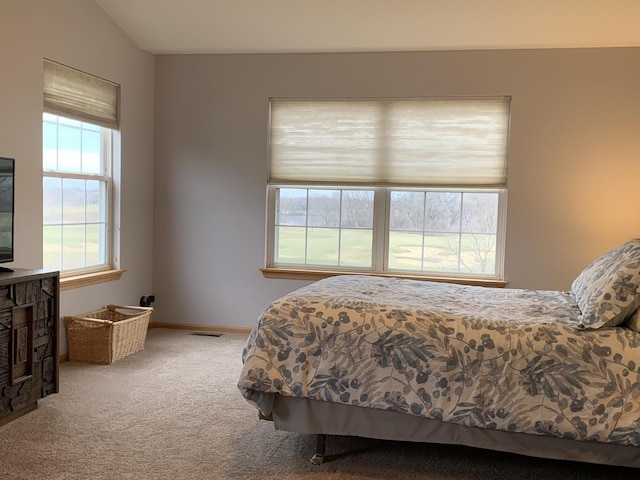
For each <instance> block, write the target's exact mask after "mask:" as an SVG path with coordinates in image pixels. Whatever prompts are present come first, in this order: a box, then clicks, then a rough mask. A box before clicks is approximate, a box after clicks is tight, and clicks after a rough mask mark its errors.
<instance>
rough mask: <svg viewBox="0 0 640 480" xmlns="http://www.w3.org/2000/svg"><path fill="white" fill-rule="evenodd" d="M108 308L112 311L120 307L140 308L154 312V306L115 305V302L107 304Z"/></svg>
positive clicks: (127, 308) (142, 310) (143, 310)
mask: <svg viewBox="0 0 640 480" xmlns="http://www.w3.org/2000/svg"><path fill="white" fill-rule="evenodd" d="M107 308H108V309H109V310H111V311H112V312H115V311H116V309H118V308H123V309H126V310H139V311H141V312H152V311H153V307H137V306H134V305H113V304H110V305H107Z"/></svg>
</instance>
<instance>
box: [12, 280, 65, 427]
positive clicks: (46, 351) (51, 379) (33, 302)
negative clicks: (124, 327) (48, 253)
mask: <svg viewBox="0 0 640 480" xmlns="http://www.w3.org/2000/svg"><path fill="white" fill-rule="evenodd" d="M59 281H60V276H59V273H58V272H52V271H47V270H20V269H16V270H15V271H13V272H0V425H4V424H5V423H7V422H9V421H11V420H13V419H15V418H17V417H19V416H21V415H23V414H25V413H27V412H30V411H31V410H33V409H35V408H36V407H37V405H38V399H40V398H43V397H46V396H47V395H50V394H52V393H57V392H58V380H59V379H58V369H59V365H60V359H59V355H58V351H59V349H58V336H59V330H58V322H59V320H58V319H59V285H60V282H59Z"/></svg>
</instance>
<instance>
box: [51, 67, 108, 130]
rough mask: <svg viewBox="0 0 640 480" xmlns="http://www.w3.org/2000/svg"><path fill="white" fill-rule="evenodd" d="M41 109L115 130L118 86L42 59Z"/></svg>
mask: <svg viewBox="0 0 640 480" xmlns="http://www.w3.org/2000/svg"><path fill="white" fill-rule="evenodd" d="M44 111H45V112H48V113H53V114H55V115H61V116H64V117H68V118H73V119H75V120H80V121H83V122H87V123H92V124H95V125H100V126H102V127H106V128H111V129H116V130H117V129H118V126H119V123H120V118H119V117H120V85H118V84H116V83H113V82H110V81H108V80H104V79H102V78H99V77H96V76H94V75H90V74H88V73H84V72H81V71H80V70H76V69H73V68H70V67H67V66H65V65H61V64H59V63H56V62H52V61H51V60H47V59H44Z"/></svg>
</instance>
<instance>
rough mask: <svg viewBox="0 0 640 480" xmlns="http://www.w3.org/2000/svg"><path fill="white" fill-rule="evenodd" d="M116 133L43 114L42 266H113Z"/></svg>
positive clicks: (70, 268)
mask: <svg viewBox="0 0 640 480" xmlns="http://www.w3.org/2000/svg"><path fill="white" fill-rule="evenodd" d="M111 153H112V131H111V130H110V129H108V128H104V127H101V126H98V125H92V124H89V123H85V122H80V121H77V120H73V119H69V118H64V117H60V116H57V115H52V114H49V113H45V114H43V155H42V158H43V171H44V175H43V258H44V267H45V268H48V269H55V270H60V271H62V272H74V271H76V272H77V271H79V270H84V271H87V270H101V269H106V268H109V267H110V266H111V256H110V252H111V242H110V238H111V229H110V221H109V220H110V218H111V212H110V205H111V195H110V192H111V164H112V155H111Z"/></svg>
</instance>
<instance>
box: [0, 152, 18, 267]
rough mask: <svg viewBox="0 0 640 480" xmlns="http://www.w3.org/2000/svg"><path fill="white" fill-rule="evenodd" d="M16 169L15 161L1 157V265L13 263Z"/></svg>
mask: <svg viewBox="0 0 640 480" xmlns="http://www.w3.org/2000/svg"><path fill="white" fill-rule="evenodd" d="M14 169H15V161H14V159H12V158H2V157H0V263H4V262H13V195H14V193H13V177H14V172H15V170H14Z"/></svg>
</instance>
